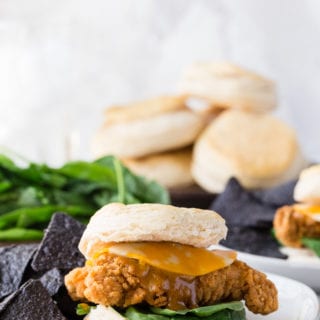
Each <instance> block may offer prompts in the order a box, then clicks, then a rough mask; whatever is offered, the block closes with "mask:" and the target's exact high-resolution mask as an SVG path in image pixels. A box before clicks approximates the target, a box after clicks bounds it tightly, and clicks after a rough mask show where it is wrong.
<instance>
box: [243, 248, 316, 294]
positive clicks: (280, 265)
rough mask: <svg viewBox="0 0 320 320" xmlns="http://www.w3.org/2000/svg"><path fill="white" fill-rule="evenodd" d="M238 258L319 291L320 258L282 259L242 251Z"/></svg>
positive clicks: (259, 268)
mask: <svg viewBox="0 0 320 320" xmlns="http://www.w3.org/2000/svg"><path fill="white" fill-rule="evenodd" d="M238 259H239V260H242V261H244V262H246V263H248V265H250V266H251V267H252V268H255V269H257V270H261V271H264V272H271V273H276V274H280V275H282V276H285V277H288V278H292V279H295V280H298V281H300V282H303V283H305V284H306V285H308V286H309V287H311V288H313V289H314V290H316V291H318V292H320V259H316V260H310V259H308V258H301V259H292V260H290V259H286V260H284V259H277V258H269V257H263V256H257V255H254V254H249V253H244V252H238Z"/></svg>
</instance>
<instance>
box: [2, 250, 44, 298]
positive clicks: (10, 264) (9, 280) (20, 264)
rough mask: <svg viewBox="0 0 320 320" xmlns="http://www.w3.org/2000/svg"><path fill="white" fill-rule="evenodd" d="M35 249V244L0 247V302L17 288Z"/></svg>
mask: <svg viewBox="0 0 320 320" xmlns="http://www.w3.org/2000/svg"><path fill="white" fill-rule="evenodd" d="M37 247H38V245H37V244H20V245H10V246H6V247H0V300H1V299H2V298H4V297H6V296H8V295H9V294H11V293H12V292H14V291H15V290H17V289H18V288H19V286H20V284H21V282H22V279H23V275H24V272H25V270H26V268H27V266H28V264H29V262H30V260H31V258H32V256H33V254H34V252H35V251H36V248H37Z"/></svg>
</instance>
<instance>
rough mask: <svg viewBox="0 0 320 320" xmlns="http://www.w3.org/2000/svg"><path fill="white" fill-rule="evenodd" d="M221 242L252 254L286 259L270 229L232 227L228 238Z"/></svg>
mask: <svg viewBox="0 0 320 320" xmlns="http://www.w3.org/2000/svg"><path fill="white" fill-rule="evenodd" d="M221 244H222V245H223V246H226V247H228V248H232V249H234V250H237V251H241V252H247V253H251V254H256V255H261V256H266V257H272V258H279V259H286V258H287V256H286V255H284V254H282V253H281V252H280V250H279V244H278V242H277V241H276V240H275V239H274V237H273V236H272V234H271V232H270V230H269V229H257V228H243V227H234V226H232V227H230V228H229V230H228V235H227V239H226V240H222V241H221Z"/></svg>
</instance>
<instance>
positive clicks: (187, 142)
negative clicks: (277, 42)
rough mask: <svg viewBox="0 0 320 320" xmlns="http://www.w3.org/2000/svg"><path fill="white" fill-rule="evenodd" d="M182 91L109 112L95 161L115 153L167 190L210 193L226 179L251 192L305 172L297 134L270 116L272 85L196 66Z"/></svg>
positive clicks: (249, 75)
mask: <svg viewBox="0 0 320 320" xmlns="http://www.w3.org/2000/svg"><path fill="white" fill-rule="evenodd" d="M179 87H180V89H179V90H180V93H181V96H178V97H160V98H156V99H153V100H148V101H145V102H140V103H134V104H131V105H128V106H126V107H113V108H109V109H108V110H107V111H106V115H105V116H106V121H105V123H104V125H103V127H102V128H101V129H100V130H99V132H98V133H97V135H96V137H95V140H94V150H95V155H96V156H101V155H105V154H114V155H116V156H118V157H120V158H121V159H123V161H124V163H125V164H126V165H127V166H128V167H129V168H131V169H132V170H133V171H134V172H136V173H137V174H140V175H144V176H146V177H148V178H152V179H155V180H157V181H158V182H160V183H161V184H163V185H164V186H166V187H179V186H186V185H189V184H192V182H193V179H194V180H195V182H196V183H197V184H198V185H200V186H201V187H202V188H203V189H204V190H206V191H209V192H212V193H218V192H221V191H222V190H223V189H224V187H225V185H226V183H227V181H228V180H229V179H230V178H231V177H236V178H237V179H238V180H239V181H240V183H242V184H243V185H244V186H245V187H247V188H249V189H259V188H268V187H272V186H274V185H277V184H281V183H283V182H286V181H288V180H290V179H293V178H296V177H297V176H298V174H299V172H300V171H301V170H302V168H304V167H305V160H304V158H303V156H302V154H301V151H300V147H299V144H298V142H297V138H296V135H295V132H294V130H293V129H291V128H290V127H288V126H287V125H286V124H285V123H283V122H281V121H280V120H278V119H276V118H275V117H274V116H272V115H271V111H272V110H274V109H275V107H276V105H277V99H276V88H275V84H274V83H273V82H272V81H271V80H269V79H266V78H264V77H262V76H260V75H257V74H255V73H253V72H251V71H249V70H246V69H242V68H240V67H238V66H235V65H232V64H229V63H220V64H216V63H196V64H193V65H191V66H190V67H189V68H188V69H187V70H186V71H185V74H184V75H183V77H182V79H181V81H180V84H179ZM199 105H200V106H201V108H199ZM193 144H194V145H193ZM192 145H193V151H191V146H192ZM186 148H187V149H186ZM190 168H191V170H190Z"/></svg>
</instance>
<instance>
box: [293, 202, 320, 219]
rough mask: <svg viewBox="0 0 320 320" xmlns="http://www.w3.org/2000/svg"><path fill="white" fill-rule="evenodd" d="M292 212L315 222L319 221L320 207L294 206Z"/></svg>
mask: <svg viewBox="0 0 320 320" xmlns="http://www.w3.org/2000/svg"><path fill="white" fill-rule="evenodd" d="M294 210H296V211H297V212H299V213H301V214H305V215H307V216H309V217H310V218H312V219H314V220H316V221H320V206H317V205H309V204H295V205H294Z"/></svg>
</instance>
